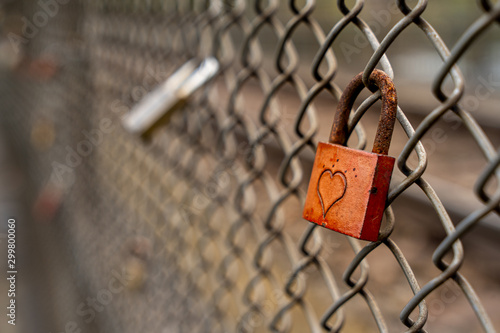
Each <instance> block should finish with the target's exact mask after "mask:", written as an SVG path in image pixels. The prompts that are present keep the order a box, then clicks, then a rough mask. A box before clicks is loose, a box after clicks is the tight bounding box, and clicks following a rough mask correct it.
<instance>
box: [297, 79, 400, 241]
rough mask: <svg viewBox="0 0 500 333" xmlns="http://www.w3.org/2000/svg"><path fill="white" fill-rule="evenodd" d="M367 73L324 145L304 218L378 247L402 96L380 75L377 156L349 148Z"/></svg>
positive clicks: (346, 96) (347, 95)
mask: <svg viewBox="0 0 500 333" xmlns="http://www.w3.org/2000/svg"><path fill="white" fill-rule="evenodd" d="M362 76H363V73H360V74H358V75H356V77H354V79H353V80H352V81H351V82H350V83H349V85H348V86H347V88H346V89H345V91H344V93H343V94H342V96H341V98H340V101H339V104H338V107H337V113H336V114H335V119H334V122H333V126H332V131H331V133H330V140H329V142H328V143H324V142H319V143H318V149H317V151H316V158H315V160H314V166H313V169H312V174H311V180H310V181H309V188H308V191H307V197H306V202H305V206H304V212H303V217H304V218H305V219H306V220H308V221H311V222H314V223H317V224H319V225H322V226H324V227H326V228H328V229H332V230H335V231H338V232H340V233H343V234H346V235H349V236H352V237H356V238H359V239H363V240H369V241H376V240H377V239H378V234H379V229H380V224H381V221H382V216H383V213H384V210H385V203H386V199H387V192H388V190H389V183H390V181H391V176H392V170H393V168H394V163H395V158H394V157H390V156H387V153H388V152H389V145H390V142H391V137H392V132H393V129H394V122H395V120H396V111H397V96H396V89H395V88H394V83H393V82H392V80H391V79H390V78H389V76H387V74H385V73H384V72H382V71H380V70H374V71H373V73H372V74H371V75H370V84H371V85H373V86H376V87H378V89H380V92H381V94H382V114H381V115H380V120H379V124H378V128H377V134H376V137H375V142H374V144H373V152H372V153H370V152H366V151H362V150H356V149H352V148H348V147H346V146H345V145H346V144H347V134H348V127H347V122H348V120H349V114H350V112H351V109H352V107H353V104H354V101H355V99H356V97H357V96H358V95H359V93H360V92H361V91H362V90H363V88H364V87H365V86H364V84H363V79H362Z"/></svg>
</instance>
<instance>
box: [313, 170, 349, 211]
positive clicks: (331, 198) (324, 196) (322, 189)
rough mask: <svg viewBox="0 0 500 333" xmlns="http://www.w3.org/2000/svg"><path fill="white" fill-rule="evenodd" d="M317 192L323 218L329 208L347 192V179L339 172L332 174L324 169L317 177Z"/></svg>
mask: <svg viewBox="0 0 500 333" xmlns="http://www.w3.org/2000/svg"><path fill="white" fill-rule="evenodd" d="M317 190H318V196H319V201H320V202H321V209H322V210H323V218H325V217H326V214H327V213H328V211H329V210H330V208H332V207H333V205H335V204H336V203H337V202H339V200H340V199H342V198H343V197H344V195H345V192H346V190H347V179H346V177H345V175H344V174H343V173H342V172H341V171H335V172H332V170H330V169H326V170H325V171H323V172H322V173H321V175H320V176H319V179H318V188H317Z"/></svg>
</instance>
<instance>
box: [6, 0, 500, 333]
mask: <svg viewBox="0 0 500 333" xmlns="http://www.w3.org/2000/svg"><path fill="white" fill-rule="evenodd" d="M499 20H500V5H499V4H495V3H490V2H489V1H488V0H484V1H478V2H474V1H456V2H455V1H453V2H452V1H444V2H437V1H426V0H420V1H406V2H405V1H403V0H391V1H363V0H358V1H342V0H339V1H337V2H336V3H335V2H333V1H320V0H304V1H294V0H290V1H277V0H268V1H261V0H252V1H244V0H219V1H217V0H213V1H208V0H205V1H203V0H190V1H180V0H177V1H174V0H171V1H165V0H148V1H135V0H123V1H117V0H101V1H97V0H88V1H78V0H64V1H63V0H46V1H43V0H42V1H39V2H35V1H27V0H25V1H21V2H19V1H16V2H14V1H10V2H9V1H3V37H4V39H3V42H2V43H3V44H2V45H1V49H2V64H3V72H4V77H3V79H2V83H1V92H0V93H1V96H2V97H1V103H2V113H1V119H2V123H3V124H4V125H5V126H4V127H5V128H6V129H7V134H8V135H9V138H10V141H11V142H12V144H13V145H14V147H15V149H16V151H18V152H19V153H20V154H21V155H22V156H23V157H22V160H23V161H24V162H25V165H26V172H27V174H28V176H29V180H30V184H32V186H30V188H31V189H33V191H32V192H33V193H32V195H31V201H33V202H34V207H35V208H34V214H33V215H34V217H33V219H34V222H33V228H38V229H37V230H39V232H40V235H45V236H43V237H48V238H45V239H44V241H43V244H44V245H43V247H44V251H45V252H48V253H55V254H57V253H58V252H62V253H65V254H64V256H65V258H66V259H65V260H62V261H59V260H57V259H52V261H50V260H49V261H48V266H49V267H52V268H53V269H51V271H53V272H52V273H47V274H49V275H50V276H51V279H52V281H55V282H54V286H53V287H52V288H53V291H54V293H53V294H54V295H53V296H54V297H53V300H52V303H53V307H54V309H55V310H54V311H55V313H57V315H56V316H55V317H57V318H55V319H54V321H55V325H56V326H57V328H54V329H59V331H61V330H63V329H64V328H66V330H67V331H68V326H69V327H70V328H71V329H72V330H73V331H78V330H81V332H141V331H142V332H163V333H169V332H339V331H342V332H374V331H380V332H389V331H390V332H394V331H406V332H426V331H429V332H430V331H440V332H475V331H485V332H495V327H496V328H498V327H500V321H499V319H498V318H497V316H495V317H490V316H491V315H495V314H496V313H497V312H498V305H499V304H500V284H499V282H498V281H499V280H498V276H499V275H498V274H499V270H498V267H497V266H498V258H499V253H498V239H499V230H500V229H499V228H498V226H499V224H498V223H499V220H498V213H499V212H500V206H499V203H500V189H499V187H498V186H499V182H498V180H499V177H500V168H499V167H498V166H499V164H500V153H499V152H498V151H497V149H498V146H499V144H500V135H499V133H498V125H500V118H499V117H498V115H497V114H495V112H496V110H497V108H498V105H499V104H498V100H497V99H496V96H498V91H497V90H498V88H499V87H500V80H497V79H496V78H497V77H498V75H499V74H500V66H499V65H498V61H497V59H498V52H499V50H500V43H499V40H498V22H499ZM431 23H432V24H431ZM450 26H453V30H452V29H451V28H450ZM441 31H442V32H441ZM209 56H213V57H215V58H216V59H217V60H218V61H219V65H220V70H219V72H218V74H217V76H216V78H215V79H213V80H212V81H210V82H209V83H208V84H206V85H205V86H203V88H202V89H201V90H199V91H198V92H197V93H195V94H194V95H193V96H191V98H190V99H189V100H188V102H187V103H186V105H184V106H183V107H182V109H181V110H179V111H178V112H177V113H175V114H174V115H173V116H172V118H171V120H170V122H169V123H168V125H166V126H164V127H162V128H160V129H159V130H158V131H157V132H156V133H155V134H154V135H153V136H152V138H151V139H150V140H149V141H143V140H140V139H139V138H138V137H136V136H134V135H131V134H130V133H128V132H126V131H125V130H124V129H123V127H122V122H121V118H122V117H123V116H124V115H126V114H127V113H128V112H129V111H130V109H131V108H132V107H133V106H134V105H136V104H137V103H138V102H139V101H140V100H141V99H142V98H143V97H144V96H145V95H146V94H147V93H148V92H149V91H151V90H152V89H154V88H155V87H156V86H157V85H159V84H160V83H162V82H163V81H164V80H166V79H167V78H168V77H169V76H170V75H171V74H172V73H173V72H175V70H177V69H178V68H179V67H180V66H181V65H182V64H184V63H186V62H187V61H188V60H190V59H197V60H199V61H201V60H202V59H204V58H206V57H209ZM376 67H377V68H380V69H382V70H383V71H384V72H386V73H387V74H388V75H389V76H391V77H393V78H394V81H395V84H396V88H397V90H398V99H399V107H398V112H397V122H396V130H395V134H394V138H393V142H392V146H391V151H390V155H392V156H396V157H397V166H396V167H395V171H394V176H393V180H392V183H391V187H390V192H389V196H388V208H387V209H386V211H385V217H384V222H383V228H382V231H381V234H380V237H379V241H377V242H373V243H371V242H363V241H358V240H355V239H352V238H349V237H345V236H342V235H340V234H337V233H335V232H332V231H330V230H327V229H324V228H321V227H319V226H317V225H313V224H312V223H309V222H307V221H305V220H303V219H302V218H301V216H302V207H303V205H304V200H305V190H306V188H307V182H308V180H309V174H310V170H311V167H312V161H313V158H314V153H315V151H316V145H317V142H318V141H327V133H328V131H329V129H330V126H331V121H332V120H333V115H334V111H335V108H336V104H337V101H338V99H339V97H340V95H341V93H342V91H343V89H344V87H345V86H346V83H347V82H348V81H349V80H350V79H351V78H352V77H354V75H356V74H357V73H359V72H360V71H363V73H364V76H363V77H364V82H367V79H368V77H369V75H370V73H371V72H372V71H373V70H374V69H375V68H376ZM464 73H465V74H464ZM466 78H467V79H466ZM379 98H380V92H374V93H370V92H369V91H368V90H365V92H364V95H363V94H362V98H359V99H358V100H359V102H360V103H358V104H357V105H358V107H357V109H356V110H355V112H354V114H353V116H352V117H351V120H350V123H349V130H350V131H352V135H351V138H350V140H349V143H348V144H349V146H351V147H355V148H358V149H365V148H367V146H370V145H371V142H372V141H371V138H373V133H374V131H375V128H376V125H377V119H378V110H379V108H380V107H379V102H378V100H379ZM372 111H373V112H372ZM368 150H369V149H368ZM47 233H48V235H47ZM51 237H52V238H51ZM54 240H56V241H54ZM466 254H467V258H466ZM56 258H57V257H56ZM61 266H65V267H68V268H69V271H70V273H69V274H70V276H71V278H68V279H69V280H68V281H69V282H68V281H66V280H61V279H62V278H61V277H60V276H59V274H55V272H57V270H58V267H59V268H60V267H61ZM61 269H62V268H61ZM468 277H471V278H470V279H468ZM63 286H64V288H63ZM73 289H74V290H73ZM72 293H73V295H76V296H74V297H73V298H75V299H73V298H71V297H70V296H69V295H70V294H72ZM78 295H80V296H78ZM81 295H83V296H81ZM489 315H490V316H489Z"/></svg>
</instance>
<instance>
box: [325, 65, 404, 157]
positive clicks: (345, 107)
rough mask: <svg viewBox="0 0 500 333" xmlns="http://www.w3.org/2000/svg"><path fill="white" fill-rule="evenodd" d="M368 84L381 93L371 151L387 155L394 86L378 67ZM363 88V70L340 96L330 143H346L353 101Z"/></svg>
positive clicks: (393, 114) (394, 110)
mask: <svg viewBox="0 0 500 333" xmlns="http://www.w3.org/2000/svg"><path fill="white" fill-rule="evenodd" d="M370 84H372V85H373V86H376V87H378V89H379V90H380V92H381V95H382V113H381V114H380V119H379V122H378V128H377V134H376V135H375V141H374V143H373V150H372V151H373V152H374V153H376V154H381V155H387V154H388V153H389V146H390V144H391V138H392V132H393V130H394V123H395V121H396V113H397V107H398V100H397V95H396V88H395V87H394V82H392V80H391V78H390V77H389V76H388V75H387V74H385V73H384V72H383V71H381V70H378V69H375V70H374V71H373V72H372V74H371V75H370ZM364 88H365V86H364V84H363V72H361V73H359V74H358V75H356V76H355V77H354V79H352V81H351V82H350V83H349V84H348V85H347V87H346V89H345V90H344V92H343V93H342V96H341V97H340V101H339V104H338V106H337V112H336V113H335V118H334V120H333V125H332V131H331V132H330V140H329V142H330V143H336V144H339V145H343V146H345V145H346V144H347V132H348V121H349V114H350V113H351V109H352V107H353V106H354V101H355V100H356V98H357V97H358V95H359V93H360V92H361V91H362V90H363V89H364Z"/></svg>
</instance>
